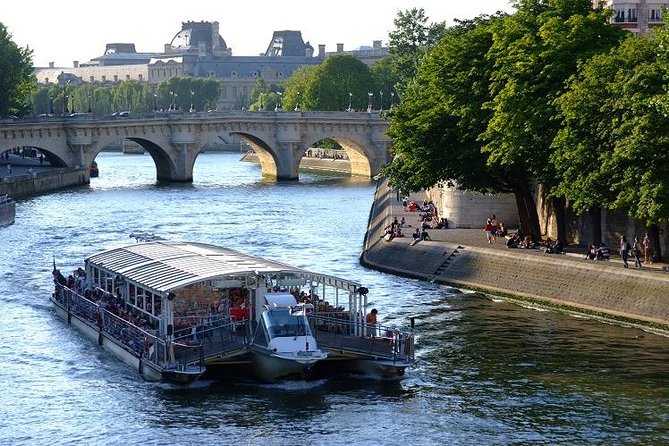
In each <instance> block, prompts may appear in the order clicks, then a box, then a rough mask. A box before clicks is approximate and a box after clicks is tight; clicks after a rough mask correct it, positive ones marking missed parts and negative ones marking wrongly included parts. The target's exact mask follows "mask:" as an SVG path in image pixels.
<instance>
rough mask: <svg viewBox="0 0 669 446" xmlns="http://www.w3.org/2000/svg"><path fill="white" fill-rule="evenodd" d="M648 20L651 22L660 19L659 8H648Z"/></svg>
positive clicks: (659, 20)
mask: <svg viewBox="0 0 669 446" xmlns="http://www.w3.org/2000/svg"><path fill="white" fill-rule="evenodd" d="M650 21H651V22H661V21H662V14H661V11H660V10H659V9H651V10H650Z"/></svg>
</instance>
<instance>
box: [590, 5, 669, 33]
mask: <svg viewBox="0 0 669 446" xmlns="http://www.w3.org/2000/svg"><path fill="white" fill-rule="evenodd" d="M594 2H595V3H599V2H598V1H597V0H595V1H594ZM606 6H607V7H608V8H611V9H612V10H613V11H614V14H613V17H612V18H611V22H612V23H613V24H614V25H616V26H619V27H620V28H623V29H626V30H628V31H630V32H632V33H634V34H643V33H645V32H646V31H648V30H649V29H652V28H655V27H658V26H662V25H663V24H664V22H663V20H662V10H663V9H664V8H667V7H669V0H607V1H606Z"/></svg>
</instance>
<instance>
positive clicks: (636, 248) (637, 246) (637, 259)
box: [632, 237, 642, 268]
mask: <svg viewBox="0 0 669 446" xmlns="http://www.w3.org/2000/svg"><path fill="white" fill-rule="evenodd" d="M641 247H642V245H641V240H639V237H634V245H633V246H632V252H633V253H634V267H635V268H641Z"/></svg>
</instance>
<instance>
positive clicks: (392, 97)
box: [390, 91, 395, 111]
mask: <svg viewBox="0 0 669 446" xmlns="http://www.w3.org/2000/svg"><path fill="white" fill-rule="evenodd" d="M394 103H395V92H394V91H391V92H390V111H393V104H394Z"/></svg>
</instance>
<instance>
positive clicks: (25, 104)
mask: <svg viewBox="0 0 669 446" xmlns="http://www.w3.org/2000/svg"><path fill="white" fill-rule="evenodd" d="M32 71H33V63H32V50H30V49H28V48H21V47H19V46H18V45H17V44H16V43H14V42H13V41H12V36H11V34H9V31H8V30H7V28H6V27H5V25H3V24H2V23H0V116H3V115H9V114H12V115H25V114H28V113H29V112H30V106H31V101H30V98H31V93H32V91H33V90H34V86H35V78H34V76H33V74H32Z"/></svg>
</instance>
